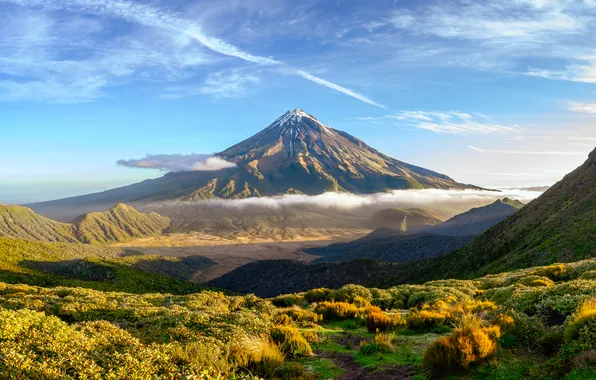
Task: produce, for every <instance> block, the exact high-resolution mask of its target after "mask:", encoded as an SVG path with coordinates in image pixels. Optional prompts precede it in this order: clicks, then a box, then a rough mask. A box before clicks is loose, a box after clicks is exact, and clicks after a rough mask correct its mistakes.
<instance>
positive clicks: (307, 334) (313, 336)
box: [302, 331, 319, 343]
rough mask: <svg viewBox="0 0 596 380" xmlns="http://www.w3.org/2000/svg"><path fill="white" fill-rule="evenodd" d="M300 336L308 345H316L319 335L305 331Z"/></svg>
mask: <svg viewBox="0 0 596 380" xmlns="http://www.w3.org/2000/svg"><path fill="white" fill-rule="evenodd" d="M302 336H303V337H304V339H306V341H307V342H308V343H318V342H319V334H317V333H316V332H312V331H305V332H303V333H302Z"/></svg>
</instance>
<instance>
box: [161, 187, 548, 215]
mask: <svg viewBox="0 0 596 380" xmlns="http://www.w3.org/2000/svg"><path fill="white" fill-rule="evenodd" d="M540 194H541V192H539V191H528V190H519V189H513V190H502V191H482V190H439V189H425V190H393V191H391V192H386V193H376V194H367V195H359V194H351V193H332V192H328V193H323V194H320V195H302V194H286V195H281V196H274V197H262V198H245V199H213V200H207V201H201V202H200V205H204V206H206V207H227V208H249V207H267V208H280V207H293V206H294V207H296V206H315V207H317V208H336V209H340V210H351V209H357V208H360V207H367V206H379V207H381V206H382V207H392V206H393V207H425V206H428V207H435V206H437V205H441V206H453V205H457V204H460V205H461V204H467V203H471V202H475V203H483V204H488V203H490V202H494V201H495V200H497V199H502V198H505V197H509V198H514V199H518V200H520V201H522V202H528V201H530V200H532V199H534V198H536V197H538V196H539V195H540ZM178 203H181V202H177V201H171V202H167V201H166V202H161V203H160V204H157V205H156V206H157V207H159V206H160V205H161V207H170V206H172V205H173V204H178ZM182 203H188V202H182ZM194 204H196V203H194Z"/></svg>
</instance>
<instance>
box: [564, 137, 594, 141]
mask: <svg viewBox="0 0 596 380" xmlns="http://www.w3.org/2000/svg"><path fill="white" fill-rule="evenodd" d="M569 140H571V141H586V142H596V137H587V136H571V137H569Z"/></svg>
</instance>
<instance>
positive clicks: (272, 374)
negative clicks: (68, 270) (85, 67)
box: [0, 259, 596, 380]
mask: <svg viewBox="0 0 596 380" xmlns="http://www.w3.org/2000/svg"><path fill="white" fill-rule="evenodd" d="M0 334H1V341H2V342H1V343H2V344H0V352H1V353H2V355H3V360H2V361H0V374H1V375H3V376H4V377H8V378H10V377H11V376H12V377H13V378H63V379H77V378H83V377H90V378H130V379H148V378H151V379H172V378H185V379H191V378H192V379H206V380H212V379H218V380H221V379H257V378H260V377H263V378H268V379H285V380H299V379H302V380H307V379H308V380H311V379H337V378H345V379H389V378H397V379H410V378H411V379H414V380H423V379H438V378H445V377H447V378H449V379H511V380H513V379H524V378H525V379H529V378H536V379H553V380H554V379H567V380H580V379H581V380H583V379H585V380H587V379H593V378H594V377H595V376H596V370H595V369H594V364H595V363H596V359H594V355H593V347H594V346H595V345H596V338H594V337H595V336H596V260H594V259H592V260H585V261H580V262H577V263H572V264H558V265H552V266H548V267H534V268H529V269H524V270H519V271H515V272H508V273H501V274H498V275H490V276H485V277H481V278H476V279H474V280H443V281H432V282H428V283H425V284H422V285H399V286H393V287H390V288H388V289H377V288H366V287H362V286H358V285H346V286H343V287H341V288H340V289H338V290H331V289H324V288H317V289H312V290H310V291H307V292H303V293H294V294H287V295H281V296H278V297H275V298H273V299H270V300H263V299H259V298H257V297H255V296H243V297H242V296H226V295H224V294H222V293H217V292H210V291H207V292H202V293H196V294H189V295H178V296H173V295H171V294H131V293H125V292H102V291H96V290H89V289H80V288H78V289H77V288H69V287H56V288H41V287H36V286H28V285H22V284H18V285H14V284H6V283H3V282H0ZM11 374H14V375H11Z"/></svg>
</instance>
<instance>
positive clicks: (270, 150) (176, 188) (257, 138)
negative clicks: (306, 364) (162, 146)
mask: <svg viewBox="0 0 596 380" xmlns="http://www.w3.org/2000/svg"><path fill="white" fill-rule="evenodd" d="M217 156H219V157H220V158H222V159H225V160H228V161H231V162H233V163H235V164H236V167H234V168H227V169H222V170H217V171H191V172H172V173H168V174H166V175H164V176H163V177H160V178H157V179H152V180H146V181H143V182H140V183H137V184H133V185H129V186H125V187H120V188H117V189H112V190H108V191H104V192H101V193H95V194H89V195H83V196H78V197H72V198H66V199H62V200H57V201H50V202H42V203H36V204H32V205H30V207H32V208H33V209H34V210H36V211H37V212H40V213H42V214H44V215H52V216H53V217H56V215H58V213H59V212H63V213H64V212H65V211H67V210H64V208H65V207H69V208H75V209H77V212H78V213H79V214H80V213H83V212H81V211H84V212H89V211H91V210H93V211H94V210H96V209H97V207H98V205H103V208H105V205H109V206H111V205H114V204H116V203H119V202H126V203H131V202H139V201H156V200H172V199H177V200H184V201H197V200H202V199H210V198H246V197H259V196H270V195H279V194H286V193H292V194H300V193H304V194H320V193H323V192H325V191H340V192H341V191H347V192H352V193H375V192H384V191H386V190H388V189H422V188H439V189H453V188H456V189H464V188H473V186H469V185H464V184H461V183H458V182H456V181H454V180H453V179H451V178H449V177H448V176H446V175H443V174H439V173H436V172H434V171H431V170H428V169H424V168H421V167H418V166H414V165H410V164H407V163H405V162H401V161H398V160H396V159H394V158H391V157H389V156H387V155H384V154H382V153H380V152H379V151H377V150H375V149H373V148H371V147H369V146H368V145H366V144H365V143H364V142H362V141H361V140H359V139H357V138H355V137H353V136H351V135H349V134H347V133H345V132H342V131H339V130H336V129H333V128H330V127H328V126H326V125H324V124H322V123H321V122H319V121H318V120H317V119H316V118H315V117H313V116H311V115H308V114H307V113H305V112H303V111H300V110H294V111H288V112H286V113H285V114H284V115H283V116H281V117H280V118H278V119H277V120H276V121H275V122H273V123H272V124H271V125H269V126H268V127H267V128H265V129H263V130H262V131H260V132H259V133H257V134H256V135H254V136H252V137H250V138H248V139H246V140H244V141H242V142H240V143H238V144H236V145H234V146H232V147H230V148H228V149H226V150H224V151H223V152H220V153H218V154H217Z"/></svg>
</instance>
